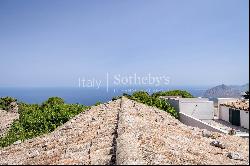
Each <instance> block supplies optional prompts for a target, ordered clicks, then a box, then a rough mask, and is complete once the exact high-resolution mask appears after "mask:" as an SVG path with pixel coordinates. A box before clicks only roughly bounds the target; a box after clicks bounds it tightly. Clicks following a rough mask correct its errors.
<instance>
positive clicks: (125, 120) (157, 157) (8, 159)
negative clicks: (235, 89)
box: [0, 98, 249, 165]
mask: <svg viewBox="0 0 250 166" xmlns="http://www.w3.org/2000/svg"><path fill="white" fill-rule="evenodd" d="M210 135H212V136H213V138H210ZM215 140H216V141H215ZM211 142H214V143H213V144H212V143H211ZM221 143H223V149H222V148H220V147H222V146H221ZM217 144H218V146H217ZM233 152H237V153H239V154H240V158H241V159H240V160H234V159H230V158H229V157H228V154H229V153H231V154H233ZM236 157H237V156H236ZM248 163H249V141H248V139H243V138H240V137H235V136H230V135H223V134H219V133H211V134H210V133H208V134H205V135H204V130H201V129H198V128H193V127H188V126H186V125H184V124H182V123H181V122H180V121H179V120H177V119H175V118H173V117H172V116H170V115H169V114H168V113H166V112H165V111H162V110H159V109H157V108H154V107H149V106H146V105H144V104H141V103H137V102H135V101H131V100H128V99H126V98H122V99H118V100H116V101H112V102H109V103H106V104H100V105H98V106H94V107H92V108H91V109H90V110H88V111H85V112H83V113H81V114H79V115H77V116H76V117H74V118H72V119H71V120H70V121H68V122H67V123H65V124H64V125H62V126H60V127H59V128H57V129H56V130H55V131H54V132H52V133H50V134H47V135H43V136H40V137H37V138H34V139H30V140H26V141H24V142H22V143H20V142H18V143H15V144H13V145H11V146H9V147H5V148H2V149H0V165H3V164H70V165H72V164H87V165H94V164H105V165H106V164H117V165H120V164H121V165H122V164H124V165H126V164H127V165H132V164H148V165H153V164H187V165H189V164H196V165H201V164H211V165H214V164H225V165H228V164H232V165H238V164H246V165H247V164H248Z"/></svg>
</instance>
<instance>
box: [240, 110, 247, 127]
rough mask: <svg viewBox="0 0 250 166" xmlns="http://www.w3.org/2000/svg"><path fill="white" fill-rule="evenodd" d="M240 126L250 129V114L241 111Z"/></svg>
mask: <svg viewBox="0 0 250 166" xmlns="http://www.w3.org/2000/svg"><path fill="white" fill-rule="evenodd" d="M240 124H241V126H242V127H244V128H247V129H249V112H248V111H243V110H240Z"/></svg>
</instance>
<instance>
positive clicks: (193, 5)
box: [0, 0, 249, 87]
mask: <svg viewBox="0 0 250 166" xmlns="http://www.w3.org/2000/svg"><path fill="white" fill-rule="evenodd" d="M248 45H249V1H248V0H136V1H135V0H53V1H51V0H22V1H20V0H0V67H1V69H0V87H34V86H37V87H43V86H44V87H48V86H52V87H54V86H58V87H59V86H60V87H61V86H65V87H66V86H69V87H72V86H76V85H77V84H78V80H79V78H87V79H91V78H93V79H99V80H103V81H105V78H106V75H107V73H109V75H111V76H114V75H121V76H123V75H124V76H127V75H132V74H134V73H136V74H137V75H139V76H144V75H147V74H149V73H150V74H151V75H154V76H158V75H164V76H168V77H169V78H170V80H171V81H170V83H171V84H172V85H182V86H185V85H194V86H197V85H199V86H203V85H204V86H207V85H218V84H222V83H224V84H229V85H236V84H245V83H247V82H248V81H249V46H248Z"/></svg>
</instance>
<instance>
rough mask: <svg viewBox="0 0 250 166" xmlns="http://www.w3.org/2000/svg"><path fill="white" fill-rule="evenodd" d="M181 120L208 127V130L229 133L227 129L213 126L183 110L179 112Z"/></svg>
mask: <svg viewBox="0 0 250 166" xmlns="http://www.w3.org/2000/svg"><path fill="white" fill-rule="evenodd" d="M179 120H180V121H181V122H182V123H183V124H185V125H187V126H192V127H198V128H200V129H206V130H208V131H212V132H219V133H224V134H227V133H228V132H227V131H225V130H221V129H220V128H217V127H214V126H211V125H209V124H207V123H205V122H202V121H201V120H199V119H197V118H194V117H192V116H190V115H187V114H185V113H183V112H180V113H179Z"/></svg>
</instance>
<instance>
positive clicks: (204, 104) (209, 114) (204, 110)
mask: <svg viewBox="0 0 250 166" xmlns="http://www.w3.org/2000/svg"><path fill="white" fill-rule="evenodd" d="M179 104H180V106H179V107H180V112H183V113H185V114H187V115H190V116H193V117H195V118H197V119H201V120H202V119H214V106H213V102H212V101H180V103H179Z"/></svg>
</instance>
